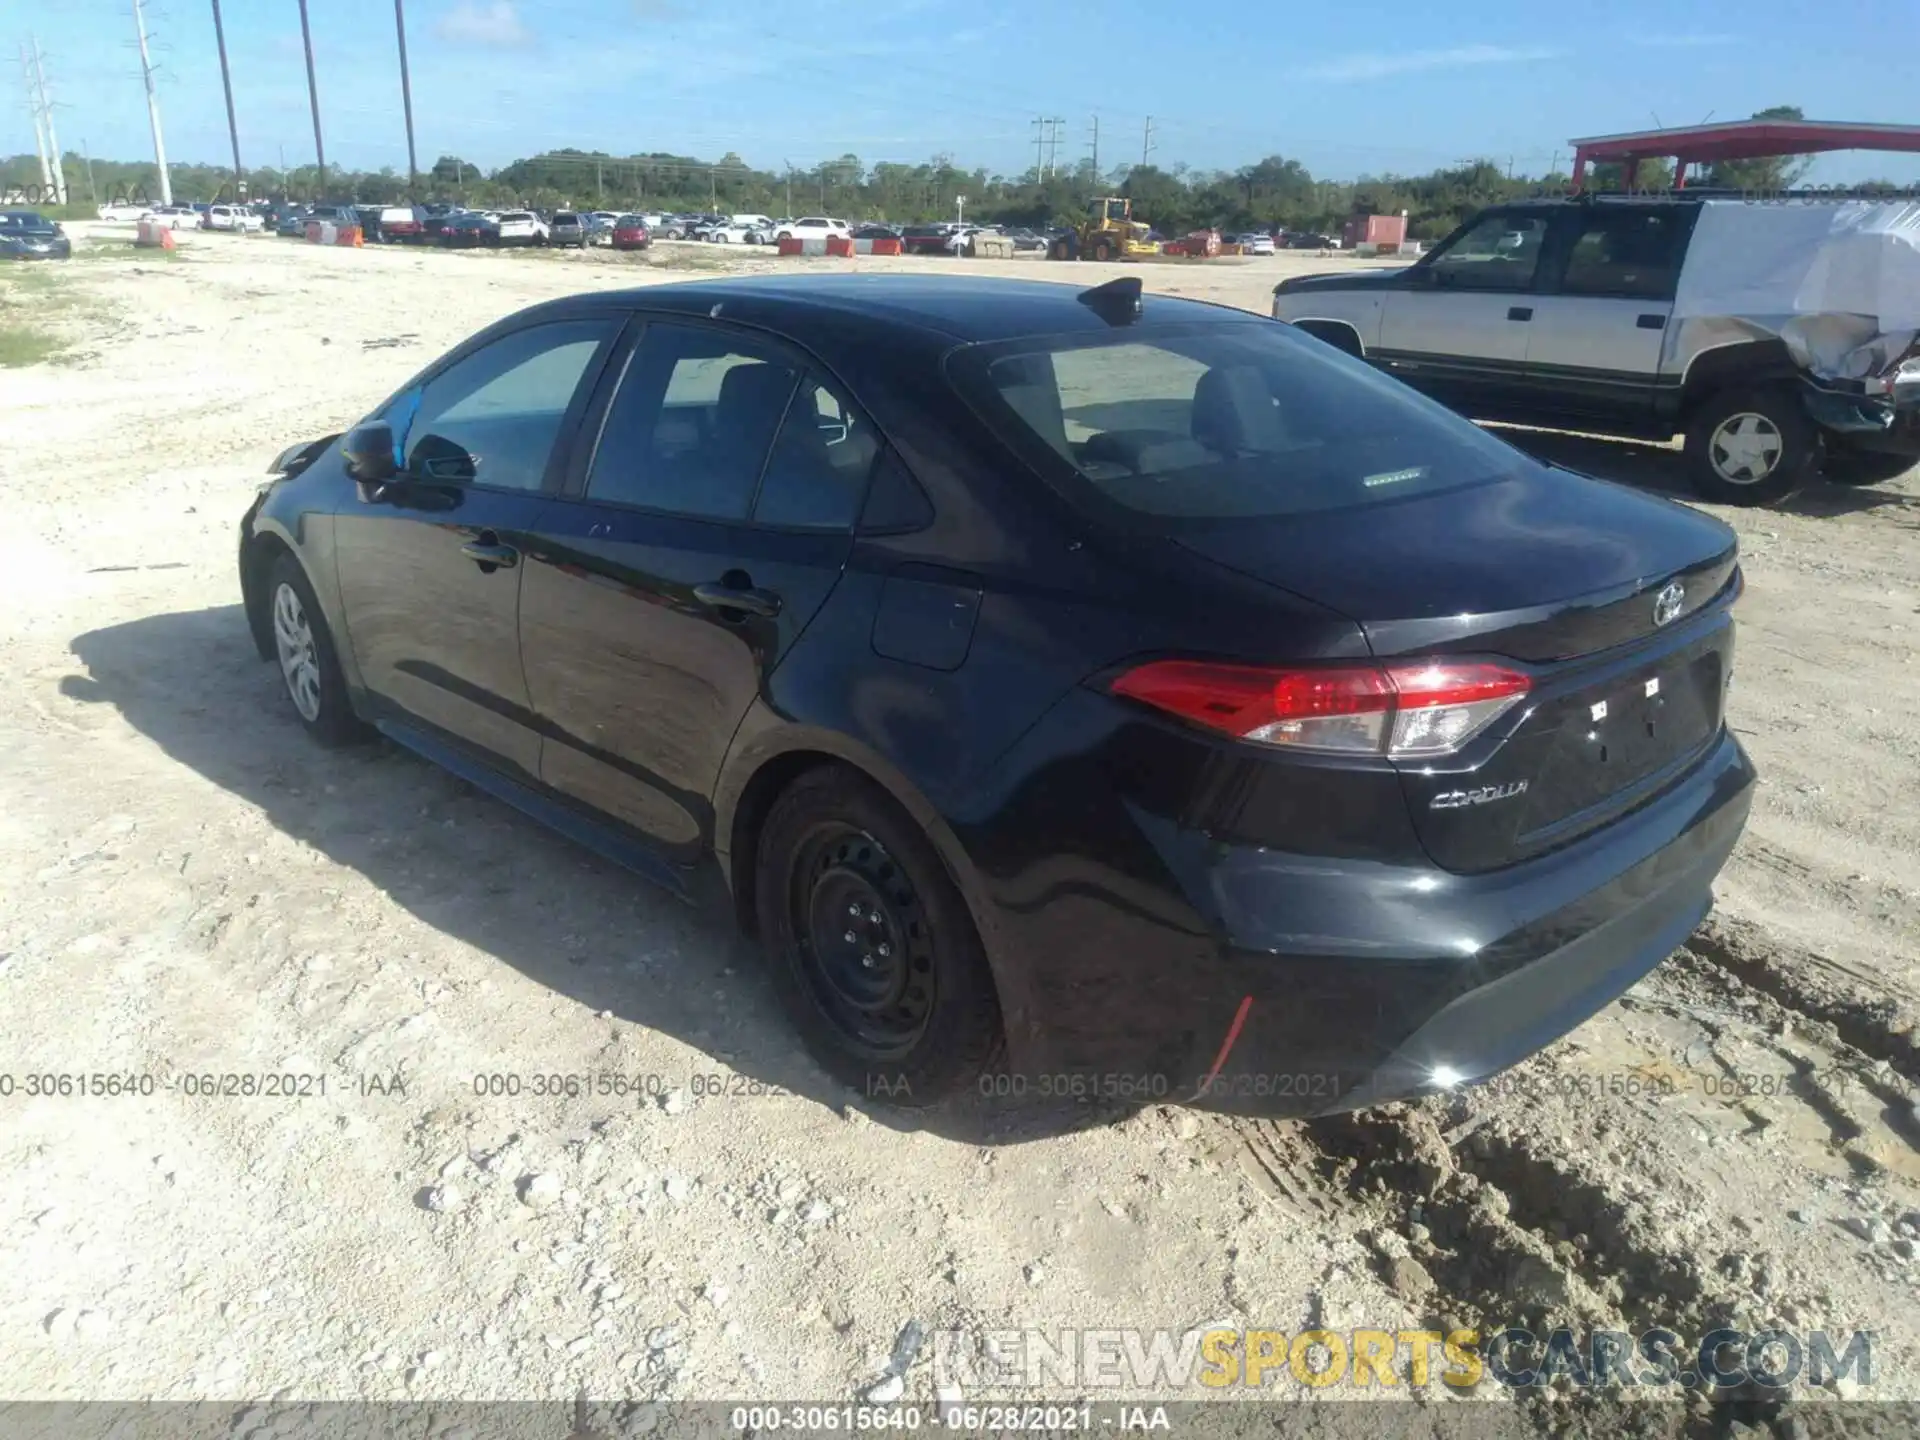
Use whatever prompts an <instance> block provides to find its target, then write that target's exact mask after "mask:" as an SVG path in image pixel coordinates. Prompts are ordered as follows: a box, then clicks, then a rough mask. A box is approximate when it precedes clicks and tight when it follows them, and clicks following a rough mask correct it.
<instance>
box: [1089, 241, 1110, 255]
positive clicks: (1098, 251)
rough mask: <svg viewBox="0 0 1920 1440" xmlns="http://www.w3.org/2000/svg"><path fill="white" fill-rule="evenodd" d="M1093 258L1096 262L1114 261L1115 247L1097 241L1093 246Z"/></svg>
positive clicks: (1105, 242)
mask: <svg viewBox="0 0 1920 1440" xmlns="http://www.w3.org/2000/svg"><path fill="white" fill-rule="evenodd" d="M1093 258H1094V259H1096V260H1111V259H1113V246H1112V244H1111V243H1110V242H1108V241H1105V240H1096V241H1095V242H1094V246H1093Z"/></svg>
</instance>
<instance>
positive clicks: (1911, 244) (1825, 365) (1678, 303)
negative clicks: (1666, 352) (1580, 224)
mask: <svg viewBox="0 0 1920 1440" xmlns="http://www.w3.org/2000/svg"><path fill="white" fill-rule="evenodd" d="M1673 314H1674V318H1675V319H1676V320H1684V319H1689V318H1693V317H1704V316H1725V317H1739V318H1743V319H1747V320H1750V321H1754V322H1759V323H1764V324H1768V325H1770V326H1771V327H1773V328H1774V329H1776V330H1777V332H1778V333H1779V335H1780V336H1781V338H1782V339H1783V340H1785V341H1786V344H1787V348H1788V350H1789V351H1790V352H1791V353H1792V355H1793V358H1794V360H1795V362H1796V363H1797V364H1799V365H1801V366H1803V367H1805V368H1806V369H1809V370H1811V371H1813V372H1814V373H1815V374H1816V375H1819V376H1821V377H1823V378H1828V379H1833V378H1847V379H1860V378H1863V377H1865V376H1867V375H1872V374H1876V373H1878V372H1879V371H1881V370H1883V369H1885V368H1886V367H1887V366H1888V365H1890V364H1892V363H1893V362H1894V361H1896V360H1898V359H1899V358H1900V357H1901V356H1902V355H1904V354H1905V353H1906V352H1907V351H1908V350H1909V349H1911V348H1912V346H1913V343H1914V339H1915V335H1916V333H1917V332H1920V203H1916V202H1913V201H1900V202H1895V203H1886V202H1879V203H1876V202H1871V201H1860V200H1855V201H1841V202H1813V203H1806V204H1799V203H1795V202H1792V201H1787V202H1756V203H1753V204H1748V203H1746V202H1743V201H1738V200H1710V201H1707V202H1706V203H1705V204H1704V205H1702V206H1701V208H1700V220H1699V224H1698V225H1697V226H1696V227H1695V228H1694V232H1693V242H1692V244H1691V245H1689V246H1688V248H1687V262H1686V266H1685V268H1684V269H1683V270H1682V271H1681V274H1680V284H1679V287H1678V290H1677V292H1676V294H1675V295H1674V303H1673Z"/></svg>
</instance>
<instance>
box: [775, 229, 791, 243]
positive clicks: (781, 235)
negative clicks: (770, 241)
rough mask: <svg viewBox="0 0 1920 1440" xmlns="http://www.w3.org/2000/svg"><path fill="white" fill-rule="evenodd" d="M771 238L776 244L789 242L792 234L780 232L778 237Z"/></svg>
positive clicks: (786, 231)
mask: <svg viewBox="0 0 1920 1440" xmlns="http://www.w3.org/2000/svg"><path fill="white" fill-rule="evenodd" d="M773 238H774V240H775V241H776V242H778V241H781V240H791V239H792V238H793V232H792V231H791V230H782V231H781V232H780V233H779V234H778V235H776V236H774V237H773Z"/></svg>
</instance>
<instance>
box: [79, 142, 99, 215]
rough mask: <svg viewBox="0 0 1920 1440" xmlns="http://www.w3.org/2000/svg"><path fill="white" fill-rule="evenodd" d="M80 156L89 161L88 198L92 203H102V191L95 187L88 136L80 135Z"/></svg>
mask: <svg viewBox="0 0 1920 1440" xmlns="http://www.w3.org/2000/svg"><path fill="white" fill-rule="evenodd" d="M80 158H81V159H82V160H85V161H86V162H87V200H88V202H89V203H90V204H94V205H98V204H99V203H100V192H99V191H98V190H96V189H94V188H93V152H92V151H91V150H89V149H87V137H86V136H84V135H82V136H81V137H80Z"/></svg>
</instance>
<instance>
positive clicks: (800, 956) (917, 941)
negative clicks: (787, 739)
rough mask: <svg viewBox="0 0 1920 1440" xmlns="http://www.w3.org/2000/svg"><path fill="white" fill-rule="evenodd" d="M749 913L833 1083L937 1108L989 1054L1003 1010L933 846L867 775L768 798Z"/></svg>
mask: <svg viewBox="0 0 1920 1440" xmlns="http://www.w3.org/2000/svg"><path fill="white" fill-rule="evenodd" d="M754 905H755V914H756V917H757V920H758V923H759V930H760V935H761V939H762V943H763V944H764V945H765V947H766V950H767V958H768V962H769V965H770V967H771V970H772V976H773V983H774V987H775V989H776V991H777V992H778V993H779V995H780V999H781V1002H782V1004H783V1005H784V1006H785V1008H786V1010H787V1013H788V1015H789V1016H790V1018H791V1019H792V1020H793V1023H794V1025H795V1027H796V1028H797V1029H798V1030H799V1032H800V1035H801V1038H802V1039H803V1040H804V1041H805V1042H806V1045H807V1048H808V1050H809V1051H811V1052H812V1054H813V1056H814V1058H815V1059H816V1060H817V1061H819V1063H820V1064H821V1066H822V1067H823V1068H825V1069H826V1070H827V1071H829V1072H830V1073H831V1074H832V1075H833V1076H834V1077H835V1078H836V1079H838V1080H840V1081H841V1082H842V1083H844V1084H847V1085H850V1086H852V1087H854V1088H855V1089H858V1090H860V1091H861V1092H862V1093H864V1094H867V1095H871V1096H874V1097H876V1098H887V1099H890V1100H891V1101H893V1102H894V1103H896V1104H902V1105H908V1106H913V1107H919V1106H925V1105H932V1104H935V1103H938V1102H939V1101H941V1100H943V1099H946V1098H948V1097H950V1096H953V1095H955V1094H958V1093H960V1092H962V1091H964V1090H965V1089H966V1088H967V1087H968V1086H970V1085H972V1084H973V1083H974V1082H975V1080H976V1079H977V1078H978V1077H979V1075H980V1074H981V1072H982V1071H983V1070H984V1069H985V1068H986V1066H987V1064H988V1062H989V1061H990V1060H991V1059H992V1058H993V1056H994V1054H995V1052H996V1050H997V1049H998V1046H999V1042H1000V1010H999V1004H998V1001H997V998H996V996H995V994H994V988H993V979H992V976H991V974H990V973H989V971H988V968H987V962H986V956H985V953H984V952H983V951H982V949H981V946H980V939H979V936H978V935H977V934H976V933H975V931H974V928H973V921H972V917H971V916H969V915H968V913H967V909H966V905H965V903H964V902H963V901H962V900H961V898H960V892H959V890H958V889H956V888H955V886H954V883H953V881H952V879H951V878H950V877H949V876H948V874H947V871H946V867H945V866H944V865H943V864H942V863H941V860H940V857H939V854H938V853H937V852H936V851H935V850H934V848H933V845H932V843H931V842H930V841H929V840H928V839H927V837H926V836H925V835H924V834H923V833H922V832H921V831H920V829H919V827H918V826H916V825H915V824H914V823H913V821H912V820H911V819H910V818H909V817H908V816H907V815H906V814H905V813H904V812H903V811H902V810H901V809H900V807H899V806H898V805H897V804H896V803H895V802H894V801H893V799H892V797H890V796H888V795H887V794H886V793H885V792H884V791H882V790H880V789H879V788H878V787H877V786H875V785H874V784H873V783H872V782H871V781H869V780H867V779H866V778H865V777H863V776H860V775H858V774H855V773H854V772H852V771H850V770H847V769H845V768H843V767H840V766H827V767H823V768H821V769H818V770H813V771H810V772H808V773H807V774H805V775H803V776H801V777H800V779H798V780H796V781H795V782H794V783H793V784H792V785H791V786H789V787H788V789H787V790H786V791H785V792H784V793H783V794H782V795H781V796H780V798H779V799H778V800H777V801H775V802H774V806H773V809H772V810H771V811H770V812H769V813H768V816H767V820H766V824H765V825H764V826H763V827H762V830H761V833H760V843H759V848H758V852H757V863H756V867H755V881H754Z"/></svg>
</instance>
